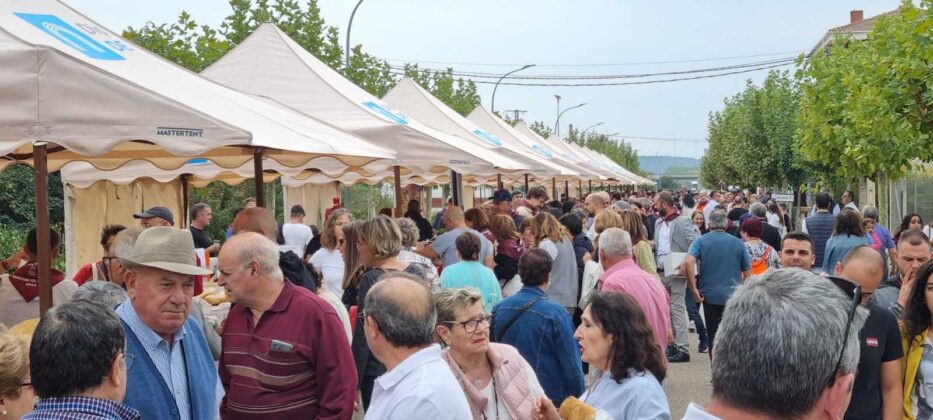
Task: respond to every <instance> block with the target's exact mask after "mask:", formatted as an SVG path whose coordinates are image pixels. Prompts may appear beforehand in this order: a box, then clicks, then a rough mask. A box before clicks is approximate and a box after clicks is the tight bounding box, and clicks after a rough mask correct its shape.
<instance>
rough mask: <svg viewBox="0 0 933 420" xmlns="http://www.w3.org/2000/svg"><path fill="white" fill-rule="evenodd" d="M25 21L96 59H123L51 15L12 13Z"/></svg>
mask: <svg viewBox="0 0 933 420" xmlns="http://www.w3.org/2000/svg"><path fill="white" fill-rule="evenodd" d="M14 14H15V15H16V16H19V17H20V18H22V19H23V20H25V21H26V22H29V23H31V24H32V26H35V27H37V28H39V29H40V30H42V31H43V32H45V33H47V34H49V35H51V36H53V37H55V38H56V39H58V40H59V41H61V42H63V43H65V44H67V45H68V46H70V47H71V48H74V49H76V50H78V51H80V52H82V53H84V55H86V56H88V57H90V58H94V59H97V60H123V59H124V58H123V56H121V55H120V54H117V53H116V52H114V51H113V50H111V49H110V48H107V47H105V46H104V45H103V44H101V43H100V42H97V41H95V40H94V39H93V38H91V37H89V36H87V35H86V34H84V33H83V32H81V31H80V30H78V29H76V28H75V27H74V26H71V25H69V24H68V23H65V21H63V20H61V19H59V18H58V17H56V16H53V15H35V14H30V13H14Z"/></svg>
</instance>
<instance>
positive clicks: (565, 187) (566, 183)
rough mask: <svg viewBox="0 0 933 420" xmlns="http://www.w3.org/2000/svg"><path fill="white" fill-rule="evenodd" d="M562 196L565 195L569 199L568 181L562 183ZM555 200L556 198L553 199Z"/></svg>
mask: <svg viewBox="0 0 933 420" xmlns="http://www.w3.org/2000/svg"><path fill="white" fill-rule="evenodd" d="M564 194H565V195H567V198H570V181H564ZM554 199H555V200H556V199H557V197H554Z"/></svg>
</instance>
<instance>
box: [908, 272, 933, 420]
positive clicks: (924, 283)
mask: <svg viewBox="0 0 933 420" xmlns="http://www.w3.org/2000/svg"><path fill="white" fill-rule="evenodd" d="M914 279H915V280H914V284H913V288H911V291H910V297H909V298H908V300H907V308H906V309H905V312H904V323H903V326H902V333H903V334H902V335H903V337H902V342H901V343H902V345H903V346H904V354H905V355H907V357H906V358H905V359H904V360H905V362H903V363H902V364H901V366H902V371H903V373H904V418H905V419H914V418H916V419H928V418H933V346H931V345H930V342H931V340H933V338H930V325H931V324H933V260H930V261H927V262H926V263H925V264H923V265H922V266H920V269H919V270H918V271H917V273H916V274H915V275H914Z"/></svg>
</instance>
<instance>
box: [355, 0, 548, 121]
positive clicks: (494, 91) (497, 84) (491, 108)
mask: <svg viewBox="0 0 933 420" xmlns="http://www.w3.org/2000/svg"><path fill="white" fill-rule="evenodd" d="M360 1H363V0H360ZM534 66H535V65H534V64H528V65H525V66H524V67H522V68H520V69H515V70H512V71H510V72H508V73H506V74H503V75H502V77H500V78H499V80H497V81H496V85H495V86H493V87H492V104H491V105H490V106H489V112H492V113H495V112H496V90H497V89H499V83H500V82H502V80H503V79H505V78H506V77H508V76H509V75H510V74H512V73H516V72H520V71H522V70H525V69H527V68H531V67H534Z"/></svg>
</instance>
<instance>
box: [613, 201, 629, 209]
mask: <svg viewBox="0 0 933 420" xmlns="http://www.w3.org/2000/svg"><path fill="white" fill-rule="evenodd" d="M612 207H615V208H617V209H619V210H628V209H630V208H632V205H631V204H629V203H628V202H627V201H625V200H619V201H616V202H615V203H612Z"/></svg>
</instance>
